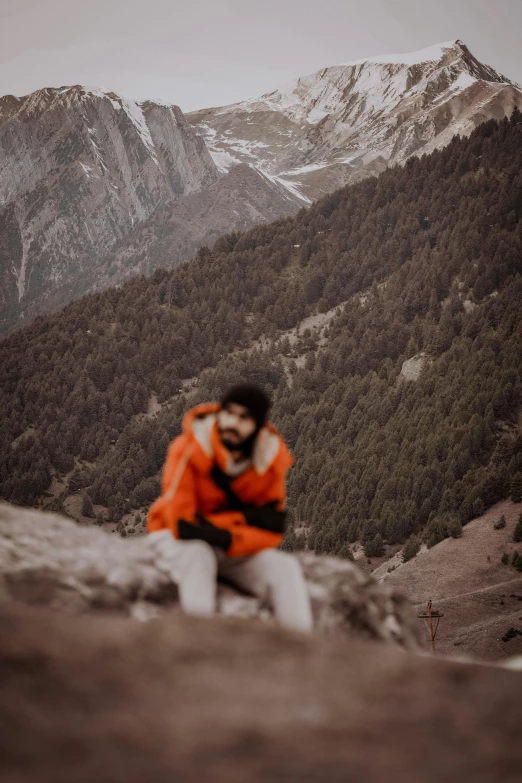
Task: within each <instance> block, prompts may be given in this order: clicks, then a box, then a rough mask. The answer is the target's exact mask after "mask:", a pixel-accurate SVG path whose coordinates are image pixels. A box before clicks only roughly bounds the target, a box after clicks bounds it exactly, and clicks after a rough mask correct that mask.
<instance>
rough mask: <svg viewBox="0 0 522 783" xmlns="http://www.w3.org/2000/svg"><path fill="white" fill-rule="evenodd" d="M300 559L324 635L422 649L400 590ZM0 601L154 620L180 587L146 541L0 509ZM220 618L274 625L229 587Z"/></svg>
mask: <svg viewBox="0 0 522 783" xmlns="http://www.w3.org/2000/svg"><path fill="white" fill-rule="evenodd" d="M295 556H296V557H299V559H300V561H301V564H302V568H303V572H304V575H305V578H306V582H307V585H308V588H309V591H310V597H311V602H312V610H313V614H314V624H315V628H316V629H317V630H318V631H322V632H324V633H326V634H328V635H330V636H341V637H346V636H349V637H354V636H357V637H363V638H368V639H374V640H378V641H382V642H388V643H392V644H395V645H398V646H401V647H403V648H405V649H409V650H416V649H418V648H419V646H420V641H419V639H420V636H421V628H420V625H419V621H418V620H417V618H416V616H415V612H414V610H413V608H412V606H411V605H410V604H409V602H408V600H407V599H406V598H404V597H403V596H402V595H401V594H400V593H398V592H396V591H395V590H393V589H390V588H388V587H387V586H385V585H382V584H379V583H378V582H377V581H376V580H375V579H374V578H373V577H372V576H371V575H370V574H368V573H366V572H364V571H361V570H360V569H358V568H357V566H355V565H354V564H353V563H351V562H350V561H347V560H339V559H337V558H334V557H319V556H315V555H313V554H311V553H304V554H301V555H295ZM0 600H16V601H19V602H22V603H25V604H32V605H40V606H47V607H49V608H52V609H57V610H61V611H64V612H68V613H70V614H85V613H92V612H97V613H99V612H106V613H107V612H110V613H113V614H114V613H117V614H120V615H123V616H130V617H133V618H135V619H136V620H148V619H151V618H154V617H158V616H159V615H161V614H163V613H164V612H166V611H169V610H172V609H173V608H175V606H176V604H177V589H176V585H175V584H174V583H173V581H172V578H171V575H170V567H169V558H168V552H165V551H164V550H161V549H160V548H158V547H157V542H155V541H154V539H151V538H150V537H148V536H136V537H134V538H132V539H122V538H120V537H119V536H117V535H114V534H110V533H108V532H106V531H105V530H103V529H102V528H98V527H95V526H85V525H78V524H76V523H75V522H73V521H72V520H70V519H67V518H66V517H63V516H59V515H57V514H51V513H44V512H41V511H35V510H32V509H26V508H19V507H16V506H11V505H9V504H6V503H0ZM218 611H219V613H220V614H223V615H228V616H236V617H244V618H258V619H261V620H263V621H265V622H268V623H272V622H273V619H272V617H271V615H270V611H269V610H268V609H267V608H266V607H264V606H262V605H261V603H260V601H259V600H258V599H256V598H254V597H252V596H249V595H244V594H242V593H239V592H237V591H236V590H235V589H233V588H232V587H231V586H229V585H225V584H220V585H219V588H218Z"/></svg>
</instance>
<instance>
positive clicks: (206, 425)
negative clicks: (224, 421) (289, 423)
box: [183, 402, 295, 475]
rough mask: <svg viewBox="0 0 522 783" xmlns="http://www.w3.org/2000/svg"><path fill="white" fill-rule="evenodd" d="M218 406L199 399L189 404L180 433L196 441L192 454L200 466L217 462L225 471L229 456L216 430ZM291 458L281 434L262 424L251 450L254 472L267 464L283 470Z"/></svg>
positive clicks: (207, 466) (271, 425)
mask: <svg viewBox="0 0 522 783" xmlns="http://www.w3.org/2000/svg"><path fill="white" fill-rule="evenodd" d="M220 408H221V406H220V404H219V403H218V402H207V403H202V404H201V405H196V406H195V407H194V408H191V410H189V411H187V413H186V414H185V416H184V418H183V433H184V434H185V435H186V437H187V438H188V439H189V440H191V441H193V442H195V444H196V445H197V447H198V448H196V449H195V450H194V457H196V458H197V461H198V462H199V463H200V465H201V467H202V468H205V467H206V468H210V467H211V465H212V464H213V463H214V462H217V464H218V465H219V466H220V467H221V468H222V469H223V470H225V471H226V469H227V466H228V462H229V460H230V459H231V456H230V452H229V451H228V450H227V449H226V448H225V446H223V444H222V443H221V439H220V437H219V433H218V431H217V414H218V411H219V410H220ZM294 461H295V460H294V457H293V456H292V454H291V453H290V451H289V450H288V447H287V445H286V443H285V441H284V439H283V436H282V435H281V434H280V433H279V432H278V430H277V429H276V428H275V427H274V425H273V424H270V422H267V423H266V424H264V426H263V427H261V429H260V430H259V433H258V435H257V438H256V441H255V444H254V448H253V451H252V465H253V468H254V470H255V471H256V473H258V474H259V475H263V474H264V473H266V471H267V470H269V468H274V469H275V470H277V471H281V472H282V473H285V472H286V471H287V470H288V468H289V467H290V466H291V465H293V463H294Z"/></svg>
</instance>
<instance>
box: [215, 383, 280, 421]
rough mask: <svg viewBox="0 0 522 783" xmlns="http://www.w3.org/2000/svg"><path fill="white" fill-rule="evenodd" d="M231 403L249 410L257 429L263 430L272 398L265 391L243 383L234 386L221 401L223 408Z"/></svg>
mask: <svg viewBox="0 0 522 783" xmlns="http://www.w3.org/2000/svg"><path fill="white" fill-rule="evenodd" d="M231 402H235V403H236V404H237V405H243V406H244V407H245V408H248V410H249V412H250V414H251V416H252V418H253V419H254V420H255V422H256V425H257V429H258V430H260V429H261V427H262V426H263V424H264V423H265V421H266V417H267V414H268V409H269V408H270V405H271V402H270V398H269V397H268V395H266V394H265V392H264V391H263V389H260V388H259V386H254V385H253V384H250V383H241V384H239V385H238V386H233V387H232V388H231V389H229V390H228V391H227V393H226V394H225V396H224V397H223V399H222V400H221V407H222V408H224V407H225V406H226V405H228V404H229V403H231Z"/></svg>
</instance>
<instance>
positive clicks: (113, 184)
mask: <svg viewBox="0 0 522 783" xmlns="http://www.w3.org/2000/svg"><path fill="white" fill-rule="evenodd" d="M0 172H1V174H0V281H1V285H0V329H2V331H5V330H6V328H8V327H9V326H10V325H11V324H12V323H13V322H14V321H15V320H16V318H17V317H19V316H20V315H21V314H22V315H23V314H24V312H25V311H28V310H30V309H31V304H32V303H34V301H35V300H40V302H41V301H42V299H43V302H44V303H45V299H46V298H47V297H51V296H52V292H53V291H54V292H55V291H56V290H61V291H62V293H63V294H65V295H66V294H67V290H68V289H69V288H71V287H73V285H74V281H75V279H76V277H77V276H78V275H81V273H82V272H83V271H84V270H85V269H88V268H90V267H91V266H92V265H93V262H94V260H95V259H98V258H99V257H100V256H101V255H103V254H105V253H106V252H107V250H108V248H110V247H111V246H112V245H113V244H114V243H115V242H116V241H117V240H118V239H121V238H122V237H123V236H125V235H126V234H127V233H129V232H130V231H131V230H132V228H133V226H135V225H137V224H138V223H140V222H142V221H144V220H146V219H147V218H148V217H150V215H152V214H153V213H154V212H155V211H156V210H157V209H158V207H159V206H161V205H162V204H165V203H166V202H168V201H172V200H176V199H179V198H181V197H183V196H185V195H187V194H191V193H196V192H198V191H201V190H202V189H204V188H206V187H208V186H210V185H211V184H212V183H214V182H215V181H216V180H217V179H218V176H219V174H218V171H217V169H216V166H215V164H214V163H213V161H212V159H211V157H210V155H209V153H208V150H207V148H206V146H205V143H204V142H203V140H202V139H201V138H198V137H197V136H196V134H195V133H194V130H193V128H192V126H191V125H189V124H188V123H187V121H186V120H185V118H184V116H183V113H182V112H181V110H180V109H178V108H177V107H176V106H162V105H159V104H157V103H152V102H145V103H142V104H136V103H134V102H133V101H129V100H126V99H125V98H122V97H121V96H119V95H116V94H115V93H111V92H103V91H101V90H89V89H87V88H84V87H79V86H76V87H66V88H62V89H52V90H51V89H48V90H39V91H38V92H35V93H32V94H31V95H28V96H26V97H24V98H15V97H14V96H10V95H8V96H5V97H4V98H1V99H0ZM64 289H65V291H64ZM78 293H82V291H79V292H78ZM44 306H45V304H44Z"/></svg>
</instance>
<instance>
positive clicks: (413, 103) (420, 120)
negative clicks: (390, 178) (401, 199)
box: [187, 39, 522, 203]
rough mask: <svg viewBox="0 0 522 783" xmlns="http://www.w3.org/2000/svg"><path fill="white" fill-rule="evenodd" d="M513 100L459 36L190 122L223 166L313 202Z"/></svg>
mask: <svg viewBox="0 0 522 783" xmlns="http://www.w3.org/2000/svg"><path fill="white" fill-rule="evenodd" d="M504 92H505V93H506V94H502V93H504ZM448 102H449V105H448V106H447V107H445V108H443V104H445V103H448ZM461 103H462V104H463V105H460V104H461ZM515 104H516V105H518V107H519V108H520V107H521V106H522V92H521V91H520V87H519V85H517V84H516V83H515V82H512V81H510V80H509V79H507V78H506V77H504V76H502V75H501V74H498V73H497V72H496V71H495V70H494V69H493V68H491V67H489V66H487V65H484V64H482V63H480V62H479V61H478V60H477V59H476V58H475V57H474V56H473V55H472V54H471V52H470V51H469V49H468V48H467V47H466V46H465V44H463V43H462V41H460V40H458V39H457V40H455V41H452V42H448V43H447V44H439V45H436V46H433V47H429V48H428V49H423V50H420V51H419V52H415V53H412V54H409V55H382V56H379V57H374V58H364V59H361V60H356V61H353V62H351V63H350V62H349V63H345V64H341V65H333V66H329V67H325V68H322V69H320V70H319V71H316V72H315V73H313V74H310V75H308V76H304V77H299V78H298V79H296V80H293V81H291V82H289V83H288V84H287V85H286V86H284V87H283V88H282V89H280V90H275V91H272V92H269V93H265V94H264V95H262V96H261V97H260V98H252V99H249V100H246V101H240V102H238V103H236V104H229V105H226V106H221V107H212V108H209V109H202V110H199V111H196V112H189V113H188V114H187V118H188V119H189V121H191V122H192V123H193V124H194V126H195V127H196V129H197V131H198V133H200V134H201V135H202V136H203V138H205V141H206V142H207V145H208V147H209V149H210V151H211V154H212V156H213V158H214V161H215V162H216V165H217V166H218V168H220V170H225V169H226V168H228V167H230V166H232V165H234V164H235V163H236V162H237V161H238V160H250V162H253V163H254V165H256V166H258V167H259V168H261V169H263V170H264V171H266V172H267V174H268V175H269V176H272V177H274V178H277V180H278V181H279V182H280V183H281V184H286V185H287V187H289V189H291V190H292V192H294V194H300V196H301V198H302V200H303V202H305V203H310V201H311V200H313V199H314V198H317V197H319V196H321V195H322V194H323V193H324V192H325V190H326V191H328V190H332V189H334V188H335V187H339V186H341V185H344V184H348V183H351V182H356V181H357V180H358V179H359V178H360V177H361V175H364V173H365V170H366V173H378V172H379V171H382V170H383V169H384V168H385V167H386V166H387V165H391V164H394V163H404V161H405V159H406V158H407V157H409V155H411V154H422V152H430V151H432V149H434V148H436V147H437V146H444V145H445V144H447V143H448V141H449V139H450V138H451V136H452V135H454V134H455V133H457V132H463V133H466V134H468V133H469V132H471V130H472V129H473V128H474V127H475V126H476V125H477V124H479V123H480V121H482V120H485V119H489V118H490V117H492V116H494V117H495V118H496V119H501V115H502V116H505V114H510V113H511V110H512V109H513V106H514V105H515ZM383 113H384V116H383Z"/></svg>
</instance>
